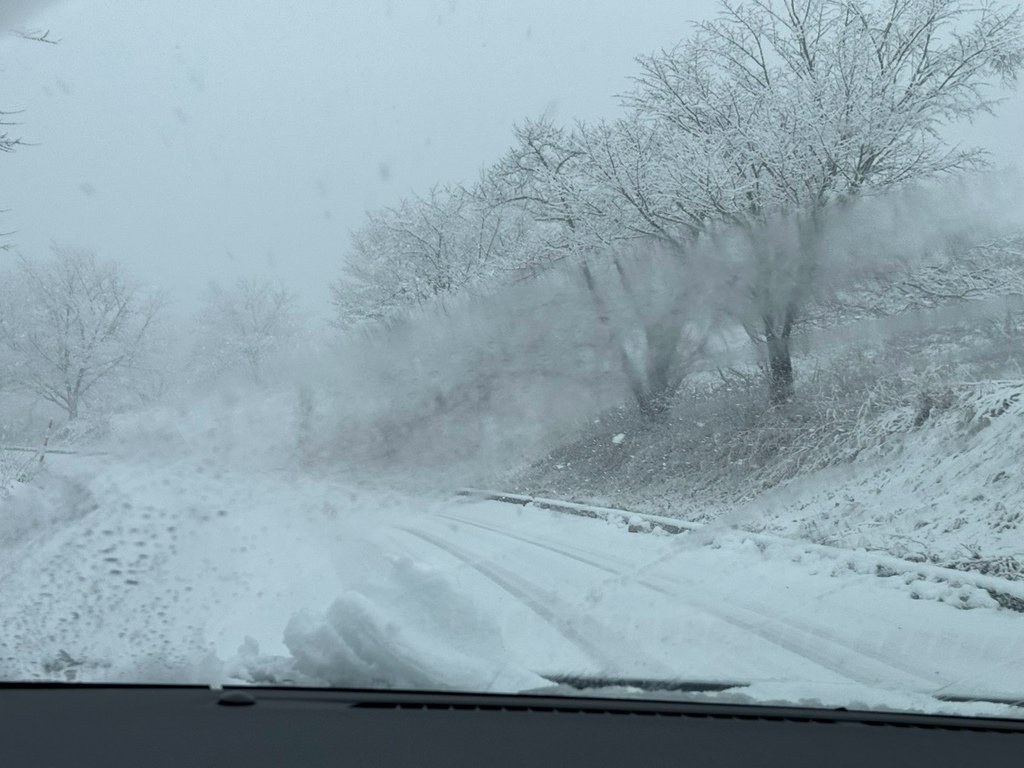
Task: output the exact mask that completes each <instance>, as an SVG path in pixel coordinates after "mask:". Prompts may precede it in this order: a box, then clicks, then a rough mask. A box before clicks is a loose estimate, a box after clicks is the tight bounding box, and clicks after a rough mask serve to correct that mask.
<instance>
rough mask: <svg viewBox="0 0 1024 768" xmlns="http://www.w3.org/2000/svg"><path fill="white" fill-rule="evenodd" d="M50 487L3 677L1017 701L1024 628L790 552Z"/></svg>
mask: <svg viewBox="0 0 1024 768" xmlns="http://www.w3.org/2000/svg"><path fill="white" fill-rule="evenodd" d="M101 461H104V463H103V464H100V463H99V462H101ZM43 482H44V488H49V489H50V490H48V491H47V492H46V493H44V492H34V493H35V496H31V495H29V496H26V497H17V496H16V497H15V498H14V499H13V500H12V501H11V502H8V504H13V505H18V504H20V505H22V507H23V509H22V510H21V512H22V513H24V512H25V509H32V508H33V507H32V505H33V504H34V505H36V507H42V506H45V505H46V504H60V503H64V504H69V505H78V508H77V510H76V511H75V514H74V515H73V519H71V520H65V521H63V522H59V523H58V522H54V523H52V524H50V525H48V526H45V527H42V528H39V529H36V530H35V531H33V532H32V533H31V534H30V535H28V536H27V537H26V536H21V537H20V538H18V539H17V540H16V541H8V542H7V543H6V544H4V545H2V547H0V678H6V679H12V678H13V679H43V678H56V679H78V680H111V679H113V680H157V681H179V682H198V681H204V682H218V681H219V682H223V681H226V680H231V679H248V680H251V681H254V682H258V681H261V680H280V679H293V680H296V681H298V682H325V683H332V684H344V683H346V682H350V683H353V684H374V683H377V684H380V683H384V682H388V683H392V684H396V685H406V686H408V685H436V684H439V683H441V682H445V683H447V684H449V685H454V686H455V687H473V688H484V689H490V690H495V689H504V690H508V689H522V688H530V687H537V686H540V685H543V684H544V680H543V679H542V678H541V677H540V676H544V675H561V676H565V675H576V676H587V677H597V678H620V679H621V678H647V679H652V678H653V679H675V680H695V681H708V682H735V683H749V684H750V685H749V686H748V687H747V688H744V689H742V694H741V695H742V696H748V697H752V698H754V699H756V700H772V699H776V700H788V701H794V700H803V701H808V702H811V701H813V702H820V703H824V704H830V705H846V706H850V705H856V704H862V705H866V706H884V705H887V706H890V707H922V706H927V705H926V704H922V702H925V701H928V700H927V699H925V695H927V694H940V695H978V694H986V695H989V696H1002V697H1011V698H1012V697H1015V696H1017V697H1019V696H1020V693H1021V692H1022V691H1024V665H1021V664H1020V663H1019V662H1020V659H1021V658H1024V614H1020V613H1016V612H1013V611H1009V610H1005V609H1002V608H999V607H998V606H997V605H996V604H995V603H994V601H992V600H991V598H989V597H988V595H987V594H986V593H984V592H982V591H981V590H975V589H973V588H971V587H967V586H960V587H957V586H950V585H949V584H935V583H931V582H928V581H926V580H916V581H915V580H913V579H908V578H907V577H905V576H890V577H879V576H877V575H874V574H872V573H864V572H861V571H863V569H857V568H855V567H851V563H846V562H844V561H843V558H842V557H828V556H826V555H823V554H822V553H820V552H816V551H813V550H812V549H809V548H804V547H802V546H801V545H799V544H796V543H794V544H793V545H792V546H789V547H770V548H765V547H764V546H763V545H760V544H758V543H757V542H754V541H751V540H750V539H749V538H745V537H744V536H743V535H742V534H741V533H739V532H736V531H722V532H719V533H718V534H716V535H713V536H707V535H702V536H699V537H698V536H696V535H693V534H683V535H679V536H669V535H657V534H643V533H630V532H628V531H627V530H626V527H625V526H623V525H619V524H616V523H611V522H604V521H599V520H592V519H585V518H577V517H571V516H564V515H560V514H558V513H556V512H552V511H548V510H542V509H536V508H532V507H525V508H524V507H518V506H513V505H508V504H502V503H500V502H494V501H480V500H469V499H459V500H452V499H448V498H426V499H421V498H412V497H409V496H405V495H402V494H397V493H391V492H385V491H369V490H364V489H356V488H353V487H351V486H348V485H345V484H343V483H339V482H336V481H330V480H324V479H314V478H310V477H308V476H302V475H297V474H288V473H284V472H280V473H274V472H264V473H249V474H240V473H237V472H231V471H227V470H217V469H215V468H214V466H213V465H210V464H204V463H201V462H200V463H197V462H180V463H177V464H170V465H167V464H163V465H155V464H151V463H145V462H142V461H139V462H129V461H124V460H121V461H118V462H116V463H114V462H110V461H106V460H101V459H91V460H88V461H87V460H84V459H75V458H67V459H63V460H61V461H58V462H57V463H56V464H55V466H54V467H53V468H52V469H51V475H50V476H49V477H48V478H45V479H44V481H43ZM53 489H58V490H53ZM26 505H27V506H26ZM13 508H14V507H12V509H13ZM851 562H852V561H851ZM951 593H952V594H953V596H954V597H955V598H956V599H954V600H952V601H950V600H949V598H950V594H951ZM942 595H944V596H945V598H946V602H942V601H939V600H937V599H931V598H935V597H938V596H942ZM915 597H916V598H917V599H915ZM951 602H952V603H953V604H951ZM956 603H959V604H961V605H965V606H975V607H973V608H970V609H963V608H957V607H954V604H956ZM794 692H797V694H798V695H796V694H795V693H794ZM722 695H736V694H735V693H733V694H722ZM941 706H954V705H952V704H942V705H941ZM955 706H959V707H961V708H963V707H968V708H970V707H982V708H985V709H984V711H987V712H991V711H992V708H993V707H994V706H996V705H989V704H985V705H981V704H970V705H963V704H958V705H955Z"/></svg>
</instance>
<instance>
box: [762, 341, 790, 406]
mask: <svg viewBox="0 0 1024 768" xmlns="http://www.w3.org/2000/svg"><path fill="white" fill-rule="evenodd" d="M765 340H766V341H767V342H768V401H769V402H770V403H771V404H772V405H782V404H783V403H788V402H789V401H790V400H792V399H793V358H792V355H791V354H790V350H789V333H788V332H786V333H782V334H779V335H775V334H773V333H771V332H769V333H767V334H766V335H765Z"/></svg>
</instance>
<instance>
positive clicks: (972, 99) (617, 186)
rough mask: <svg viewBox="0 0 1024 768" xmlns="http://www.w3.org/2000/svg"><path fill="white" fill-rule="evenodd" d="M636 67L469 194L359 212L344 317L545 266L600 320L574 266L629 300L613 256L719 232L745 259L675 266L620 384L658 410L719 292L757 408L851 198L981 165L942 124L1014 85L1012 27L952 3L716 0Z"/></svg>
mask: <svg viewBox="0 0 1024 768" xmlns="http://www.w3.org/2000/svg"><path fill="white" fill-rule="evenodd" d="M637 63H638V66H639V72H638V73H637V74H636V75H635V76H634V78H633V86H632V88H631V89H630V90H629V91H628V92H627V93H625V94H623V95H622V96H621V99H620V100H621V106H622V115H621V116H620V117H619V118H617V119H614V120H608V121H598V122H595V123H590V124H583V123H577V124H575V125H573V126H571V127H563V126H558V125H556V124H554V123H553V122H552V121H550V120H546V119H542V120H537V121H527V122H525V123H523V124H522V125H521V126H519V127H518V128H517V129H516V131H515V134H514V137H513V146H512V147H511V148H510V149H509V150H508V152H506V153H505V155H504V156H503V157H501V158H500V159H499V160H498V161H497V162H496V163H494V164H493V165H492V166H490V167H489V168H488V169H486V171H485V172H484V173H483V174H482V176H481V178H480V179H479V181H478V182H477V183H475V184H474V185H471V186H465V187H463V186H455V187H439V188H436V189H435V190H433V191H432V192H431V193H430V194H429V195H428V196H427V197H424V198H413V199H409V200H406V201H403V202H402V203H401V204H400V205H398V206H396V207H395V208H390V209H386V210H383V211H379V212H376V213H373V214H371V215H370V216H369V218H368V219H367V221H366V223H365V224H364V226H363V227H362V228H361V229H360V230H359V231H358V232H357V233H356V234H355V236H354V238H353V244H352V247H351V249H350V251H349V253H348V255H347V260H346V268H345V272H344V274H343V276H342V277H341V278H340V279H339V280H338V281H337V282H336V283H335V285H334V300H335V306H336V309H337V316H338V319H339V322H340V323H342V324H350V323H353V322H358V321H363V320H377V321H379V320H389V319H393V318H395V317H399V316H401V314H402V313H403V312H405V311H407V310H408V308H410V307H413V306H417V305H421V304H423V303H429V302H437V301H444V299H445V297H447V296H449V295H451V294H455V293H459V292H466V291H470V292H486V291H493V290H497V289H499V286H500V285H501V284H502V283H503V282H507V281H509V280H514V279H520V278H522V277H524V276H528V275H530V274H533V273H536V272H537V271H539V270H542V269H545V268H547V267H549V266H550V265H552V264H555V263H568V264H572V265H574V268H578V269H581V270H583V271H584V276H585V278H586V280H587V284H588V286H590V287H591V289H592V292H593V294H594V298H595V301H594V304H595V308H596V310H597V311H596V314H595V318H596V320H595V321H596V322H601V320H600V318H601V317H606V316H607V311H606V309H605V308H604V307H605V305H606V303H607V302H606V300H605V299H604V298H603V297H602V292H603V293H607V292H608V291H609V290H611V288H609V286H608V283H607V280H606V281H605V283H604V287H602V282H601V281H600V280H595V279H594V277H593V275H594V273H593V271H592V269H593V268H592V266H588V265H592V264H596V263H598V262H602V261H603V262H604V263H605V265H606V266H607V265H608V262H609V260H611V267H610V268H609V269H605V270H604V274H606V275H610V276H611V279H612V280H613V281H615V280H618V285H616V286H614V290H616V291H617V292H618V293H619V294H623V293H624V295H627V296H632V297H633V298H632V303H633V304H634V305H635V306H636V307H643V306H645V305H646V303H647V302H646V300H645V298H644V297H643V296H642V295H639V292H640V291H641V290H642V288H643V286H638V285H637V284H636V283H635V281H632V282H631V278H630V271H631V270H633V269H640V270H641V271H642V269H643V267H642V266H637V265H635V264H633V265H631V264H627V263H625V262H624V261H623V260H622V257H621V256H614V255H613V254H616V253H621V251H622V246H623V245H625V244H630V245H631V248H630V251H631V252H632V253H634V254H637V253H639V254H640V256H639V257H637V258H640V259H642V258H644V257H643V253H645V252H646V253H650V254H654V253H659V254H663V253H664V252H666V250H668V251H669V252H672V253H675V254H676V255H677V257H678V258H679V259H680V260H681V261H683V262H688V263H692V262H696V261H700V259H701V254H706V253H708V252H721V249H719V251H716V250H715V248H713V247H712V246H713V245H714V244H715V243H716V242H718V241H719V240H720V239H721V238H723V237H726V238H727V239H729V241H730V243H731V244H732V245H733V246H736V245H737V243H739V244H740V247H738V248H737V247H733V248H732V249H731V250H729V253H730V254H731V255H732V256H731V257H730V258H729V259H723V260H722V262H723V263H721V264H718V265H712V266H717V267H719V268H718V269H708V266H709V265H708V264H706V263H704V264H701V265H700V267H699V268H698V267H697V266H696V265H695V266H694V268H692V269H683V270H680V271H679V273H678V274H679V279H680V281H681V282H682V283H683V284H682V285H680V286H677V287H676V289H675V293H676V300H677V301H678V302H679V303H680V304H679V305H678V306H676V307H674V308H673V309H672V311H668V312H661V313H660V314H658V315H657V316H655V317H652V316H651V313H649V312H648V313H646V314H645V313H638V317H641V323H640V328H639V330H638V331H637V333H639V335H640V336H642V337H643V340H642V342H641V343H639V344H637V343H635V342H634V343H632V344H631V345H625V344H624V346H623V355H622V359H623V367H624V371H625V372H626V374H627V376H628V377H629V380H630V383H631V387H632V388H633V391H634V394H635V395H636V398H637V402H638V404H639V405H640V406H641V408H642V409H643V410H644V411H645V412H651V413H657V412H658V411H659V409H660V407H659V406H656V405H652V404H654V403H663V402H664V401H665V399H666V398H668V397H670V396H671V392H672V389H673V387H674V386H675V383H676V382H677V380H678V377H677V376H673V375H670V374H669V373H668V371H670V370H672V369H673V368H674V369H677V370H678V368H679V367H680V364H681V362H682V361H683V359H684V358H685V357H686V356H687V355H692V354H693V353H694V350H695V349H698V348H699V341H698V342H696V343H695V342H694V340H693V339H689V340H688V336H687V330H686V328H687V322H688V314H687V312H688V307H687V305H688V304H689V303H692V301H693V297H694V296H695V295H708V294H709V293H716V294H718V293H721V294H722V295H725V296H728V304H729V306H728V310H729V312H730V314H731V316H732V317H734V318H735V319H736V320H737V321H738V322H739V324H740V325H741V326H742V327H743V328H744V329H745V330H746V332H747V333H748V334H749V335H750V337H751V338H752V339H753V340H754V341H755V342H756V343H757V344H758V345H759V348H760V349H761V350H762V351H763V359H764V361H765V370H766V374H767V375H766V381H767V389H768V396H769V399H770V401H771V402H772V403H783V402H786V401H788V400H789V399H790V398H792V396H793V394H794V368H793V362H792V348H791V340H792V337H793V334H794V331H795V329H797V328H798V326H799V324H800V323H801V322H803V321H804V320H805V317H806V315H807V313H808V306H809V304H810V303H811V302H812V301H813V300H814V298H815V296H816V291H817V289H818V286H819V285H820V283H821V280H822V277H823V271H824V265H825V254H826V251H827V248H828V242H827V234H826V233H827V232H828V227H829V225H830V222H831V221H832V220H833V219H834V218H835V217H836V216H837V215H840V216H841V215H842V212H843V210H844V209H845V208H846V207H847V206H849V205H850V204H851V203H852V202H853V201H856V200H858V199H861V198H865V197H867V196H871V195H877V194H879V193H882V192H888V191H892V190H896V189H900V188H903V187H905V186H906V185H908V184H911V183H913V182H916V181H920V180H924V179H932V178H936V177H941V176H947V175H950V174H956V173H961V172H964V171H969V170H972V169H977V168H980V167H982V166H984V164H985V153H984V151H983V150H981V149H975V148H963V147H961V146H959V145H956V144H951V143H949V142H948V141H947V139H946V133H945V132H944V131H945V129H946V128H947V126H949V125H950V124H952V123H955V122H958V121H962V120H965V119H970V118H972V117H973V116H975V115H977V114H979V113H982V112H990V111H992V110H993V108H994V107H995V106H996V105H997V104H998V101H999V99H998V96H999V93H1000V91H1001V90H1002V89H1003V88H1005V87H1008V86H1011V85H1012V84H1013V83H1014V82H1015V79H1016V77H1017V75H1018V74H1019V72H1020V70H1021V67H1022V64H1024V39H1022V16H1021V11H1020V9H1019V8H1015V7H1008V6H1002V5H999V4H997V3H993V2H981V3H975V2H968V1H967V0H884V1H883V2H878V3H871V2H867V1H866V0H753V2H748V3H743V4H733V3H731V2H729V0H722V2H720V5H719V12H718V14H717V16H716V17H715V18H714V19H712V20H709V21H704V22H700V23H698V24H696V26H695V29H694V32H693V34H692V35H691V36H690V37H689V38H688V39H686V40H685V41H684V42H682V43H680V44H679V45H678V46H677V47H675V48H672V49H670V50H662V51H659V52H657V53H655V54H652V55H648V56H642V57H640V58H639V59H638V60H637ZM637 246H642V247H640V248H639V249H638V247H637ZM645 249H646V250H645ZM737 254H739V256H736V255H737ZM704 260H705V261H706V260H707V259H706V258H705V259H704ZM634 261H635V259H634ZM633 335H636V334H633Z"/></svg>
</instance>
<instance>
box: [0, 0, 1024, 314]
mask: <svg viewBox="0 0 1024 768" xmlns="http://www.w3.org/2000/svg"><path fill="white" fill-rule="evenodd" d="M713 7H714V6H713V3H712V2H710V1H709V0H700V2H681V1H680V0H644V2H637V1H636V0H587V1H584V0H571V1H566V0H517V1H516V2H499V1H498V0H394V1H393V2H388V1H385V0H288V2H270V0H147V1H146V2H142V1H141V0H65V1H64V2H57V3H46V2H32V1H31V0H0V28H11V27H14V28H17V29H40V30H43V29H49V30H50V33H51V36H52V37H54V38H58V39H59V40H60V44H59V45H56V46H51V45H41V44H36V43H30V42H26V41H24V40H22V39H20V38H18V37H16V36H14V35H5V36H3V38H2V39H0V66H2V70H0V109H7V110H10V109H19V110H23V112H22V113H21V115H20V116H19V120H20V121H21V123H22V125H21V126H20V128H19V131H18V132H19V133H20V134H21V135H23V136H24V137H25V138H26V139H28V140H30V141H32V142H35V143H36V144H37V146H34V147H26V148H24V149H22V150H21V151H19V152H17V153H15V154H14V155H8V156H4V157H2V158H0V164H2V165H0V207H3V208H9V209H10V210H9V211H8V212H7V213H6V214H4V215H3V218H2V219H0V230H8V229H16V230H17V233H16V234H15V235H14V237H13V240H14V242H15V243H16V245H17V247H18V249H19V250H20V251H21V252H23V253H25V254H26V255H28V256H30V257H34V256H41V255H44V254H46V252H47V251H48V248H49V244H50V243H51V242H53V241H56V242H59V243H68V244H76V245H82V246H86V247H90V248H93V249H95V250H96V251H98V252H99V253H100V254H101V255H102V256H104V257H108V258H114V259H118V260H120V261H122V262H124V263H126V264H127V265H128V266H129V267H130V268H131V269H132V270H133V271H134V272H135V273H136V274H137V275H138V276H139V277H141V278H142V279H144V280H145V281H147V282H149V283H152V284H154V285H158V286H160V287H162V288H165V289H168V290H169V291H170V292H171V295H172V297H173V298H174V300H175V303H176V304H177V305H178V306H179V307H181V308H183V309H188V308H189V307H191V306H192V305H193V304H194V302H195V297H196V296H197V295H198V294H199V293H200V292H201V291H202V290H203V288H204V287H205V286H206V285H207V284H208V283H209V282H210V281H211V280H218V281H221V282H225V281H230V280H232V279H233V278H235V277H240V276H250V275H254V274H256V275H268V276H275V277H277V278H279V279H280V280H281V281H282V282H283V283H284V284H285V285H286V286H288V287H289V288H291V289H292V290H293V291H295V292H297V293H298V294H299V295H300V296H301V297H302V298H303V303H304V304H305V305H306V306H307V307H308V308H309V309H310V310H311V311H314V312H316V313H318V314H322V315H325V316H326V314H327V313H328V311H329V307H328V303H327V302H328V289H327V285H328V283H329V282H330V281H331V280H333V279H334V278H335V277H336V276H337V275H338V272H339V269H340V262H341V258H342V254H343V253H344V250H345V248H346V246H347V243H348V233H349V232H350V231H351V230H352V229H354V228H355V227H357V226H358V225H359V224H360V222H361V221H362V218H363V216H364V211H365V210H366V209H367V208H373V207H378V206H382V205H389V204H393V203H395V202H396V201H397V200H398V198H400V197H401V196H404V195H406V194H408V193H410V192H424V191H426V190H427V189H428V188H429V187H430V186H431V185H432V184H434V183H436V182H438V181H470V180H472V179H473V178H475V176H476V175H477V173H478V172H479V170H480V168H481V167H482V166H483V165H484V164H486V163H488V162H489V161H491V160H493V159H495V158H496V157H497V156H499V155H500V154H501V153H502V151H503V150H504V149H505V148H506V147H507V146H508V144H509V139H510V132H511V128H512V124H513V123H515V122H517V121H520V120H522V119H523V118H525V117H535V116H538V115H540V114H542V113H545V112H546V113H548V114H551V115H553V116H555V117H556V118H559V119H562V120H565V121H569V120H571V119H574V118H583V119H593V118H597V117H601V116H610V115H613V114H615V111H616V102H615V99H614V94H615V93H616V92H618V91H620V90H623V89H624V87H625V86H626V85H627V77H628V76H629V75H630V74H632V73H633V72H634V71H635V68H634V65H633V63H632V58H633V56H635V55H636V54H639V53H645V52H650V51H652V50H655V49H657V48H660V47H666V46H670V45H672V44H674V43H675V42H677V41H678V40H680V39H681V38H682V37H684V36H685V35H686V34H687V33H688V29H689V27H688V23H687V22H688V21H689V20H691V19H694V18H699V17H702V16H706V15H707V14H709V13H710V12H711V10H712V8H713ZM958 134H959V135H962V137H963V138H964V139H965V140H967V141H970V142H971V143H976V144H981V145H983V146H987V147H989V148H990V149H991V150H992V151H993V153H994V159H995V161H996V163H997V164H999V165H1010V164H1016V163H1017V158H1018V157H1019V145H1020V136H1022V135H1024V96H1022V94H1021V93H1020V92H1018V93H1017V94H1015V95H1014V96H1013V97H1012V98H1011V100H1010V102H1009V103H1008V104H1007V105H1006V106H1005V108H1004V109H1003V110H1002V114H1001V117H1000V119H999V120H991V119H988V118H985V119H983V120H980V121H978V122H977V123H976V124H975V125H974V126H970V127H967V128H965V129H963V130H962V131H958Z"/></svg>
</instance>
